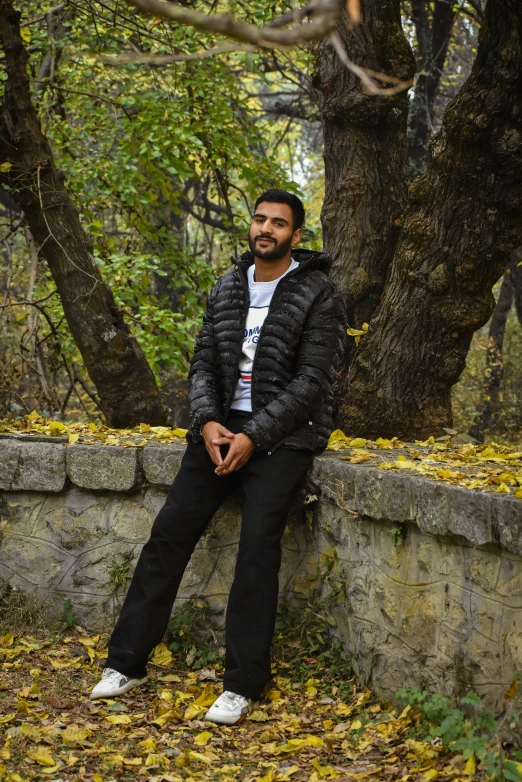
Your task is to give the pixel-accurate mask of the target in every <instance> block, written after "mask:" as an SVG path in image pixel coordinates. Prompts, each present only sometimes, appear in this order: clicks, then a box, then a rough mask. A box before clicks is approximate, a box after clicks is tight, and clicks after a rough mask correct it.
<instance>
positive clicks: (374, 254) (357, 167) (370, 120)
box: [314, 0, 415, 361]
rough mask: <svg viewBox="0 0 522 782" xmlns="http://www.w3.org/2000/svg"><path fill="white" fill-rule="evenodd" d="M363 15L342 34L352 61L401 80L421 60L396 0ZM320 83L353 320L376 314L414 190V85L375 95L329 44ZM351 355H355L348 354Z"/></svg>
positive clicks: (371, 3) (337, 234) (326, 213)
mask: <svg viewBox="0 0 522 782" xmlns="http://www.w3.org/2000/svg"><path fill="white" fill-rule="evenodd" d="M361 14H362V21H361V23H360V24H358V25H356V26H355V27H354V28H353V29H349V28H348V25H347V20H346V14H345V13H343V15H342V17H341V20H340V23H339V25H338V34H339V36H340V38H341V40H342V42H343V45H344V47H345V49H346V51H347V53H348V55H349V57H350V59H351V60H353V61H354V62H356V63H357V65H361V66H363V67H366V68H370V69H372V70H374V71H378V72H379V73H385V74H387V75H391V76H396V77H398V78H399V79H401V80H405V81H407V80H409V79H411V78H412V77H413V74H414V70H415V64H414V60H413V54H412V52H411V49H410V46H409V44H408V42H407V41H406V38H405V37H404V34H403V32H402V27H401V18H400V8H399V3H398V2H396V0H362V2H361ZM314 86H315V87H316V88H317V89H318V90H319V93H320V99H319V100H320V109H321V115H322V120H323V126H324V163H325V199H324V203H323V208H322V213H321V219H322V224H323V235H324V244H325V248H326V250H327V251H328V252H329V253H330V254H331V255H332V257H333V259H334V261H333V266H332V272H331V274H332V277H333V279H334V280H335V282H336V283H337V284H338V286H339V288H340V289H341V290H342V291H343V292H344V293H345V295H346V300H347V305H348V318H349V323H350V325H352V326H360V325H361V324H362V323H363V322H364V321H369V320H370V318H371V316H372V314H373V312H374V310H375V308H376V307H377V305H378V303H379V300H380V297H381V294H382V290H383V287H384V282H385V279H386V275H387V272H388V267H389V264H390V261H391V259H392V256H393V247H394V244H395V241H396V235H397V220H398V218H399V217H400V215H401V212H402V210H403V208H404V203H405V200H406V195H407V180H408V157H407V143H406V127H407V114H408V97H407V93H406V91H403V92H399V93H397V94H395V95H378V96H375V95H368V94H366V93H365V92H363V90H362V89H361V85H360V82H359V79H358V78H357V77H356V76H355V75H354V74H353V73H351V72H350V71H349V70H348V69H347V68H346V67H345V65H344V64H343V63H342V62H341V60H340V59H339V56H338V55H337V53H336V52H335V51H334V49H333V48H332V46H331V45H330V44H329V43H322V44H320V45H319V47H318V51H317V59H316V73H315V76H314ZM347 358H348V361H349V359H350V356H348V357H347Z"/></svg>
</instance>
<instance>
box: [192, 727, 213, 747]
mask: <svg viewBox="0 0 522 782" xmlns="http://www.w3.org/2000/svg"><path fill="white" fill-rule="evenodd" d="M211 738H212V733H210V731H208V730H204V731H203V733H198V735H197V736H196V738H195V739H194V744H197V745H198V747H205V746H206V745H207V744H208V742H209V741H210V739H211Z"/></svg>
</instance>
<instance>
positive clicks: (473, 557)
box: [463, 548, 501, 593]
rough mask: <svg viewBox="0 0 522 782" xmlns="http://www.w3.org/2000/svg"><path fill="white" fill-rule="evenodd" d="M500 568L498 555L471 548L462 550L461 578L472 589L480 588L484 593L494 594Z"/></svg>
mask: <svg viewBox="0 0 522 782" xmlns="http://www.w3.org/2000/svg"><path fill="white" fill-rule="evenodd" d="M500 567H501V559H500V557H499V556H498V554H496V553H492V552H489V551H483V550H477V549H472V548H465V549H464V570H463V576H465V577H466V579H467V580H468V582H469V586H470V587H471V588H472V589H473V588H475V587H480V589H483V590H484V591H485V592H491V593H493V592H495V589H496V586H497V581H498V578H499V573H500Z"/></svg>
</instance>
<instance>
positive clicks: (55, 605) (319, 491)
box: [0, 438, 522, 712]
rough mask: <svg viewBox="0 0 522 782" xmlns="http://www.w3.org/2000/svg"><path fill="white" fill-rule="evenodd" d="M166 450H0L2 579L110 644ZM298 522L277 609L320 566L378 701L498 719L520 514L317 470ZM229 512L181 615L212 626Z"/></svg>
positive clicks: (486, 498) (511, 651)
mask: <svg viewBox="0 0 522 782" xmlns="http://www.w3.org/2000/svg"><path fill="white" fill-rule="evenodd" d="M183 451H184V446H182V445H172V444H161V445H160V444H158V445H146V446H145V447H143V448H141V449H139V448H124V447H120V446H107V445H100V446H95V445H87V446H86V445H77V444H76V445H70V446H69V445H65V444H63V443H60V444H56V443H52V442H49V443H48V442H23V441H22V440H21V439H15V438H13V439H9V438H5V439H0V492H1V493H0V528H1V531H2V539H1V543H0V578H2V579H4V580H5V581H7V582H9V583H10V584H11V585H12V586H15V587H17V588H19V589H22V590H25V591H28V592H29V591H30V592H33V593H35V594H36V595H37V596H38V597H39V598H40V599H42V600H43V601H45V602H46V603H47V604H48V605H49V606H50V610H51V611H53V612H54V613H57V612H59V611H60V610H61V608H62V606H63V601H64V599H65V598H69V599H70V600H71V602H72V605H73V609H74V612H75V615H76V617H77V619H78V621H79V622H80V623H81V624H82V625H83V626H84V627H85V628H86V629H88V630H92V631H94V630H107V629H110V627H111V625H112V623H113V621H114V618H115V615H116V613H117V610H118V606H119V605H120V603H121V599H122V594H121V589H120V588H116V589H115V588H114V587H115V584H116V582H117V581H118V579H120V580H121V576H122V574H123V575H124V574H125V573H126V572H128V571H130V570H131V569H132V562H134V561H135V558H136V556H137V554H138V553H139V550H140V548H141V546H142V544H143V543H144V542H145V540H146V539H147V536H148V532H149V529H150V526H151V524H152V521H153V520H154V517H155V515H156V514H157V512H158V511H159V509H160V508H161V506H162V505H163V503H164V501H165V496H166V492H167V488H168V486H169V485H170V484H171V482H172V480H173V478H174V476H175V474H176V472H177V470H178V468H179V463H180V460H181V457H182V455H183ZM306 490H307V491H308V492H309V493H311V494H315V495H316V496H317V500H316V501H315V502H314V503H313V504H311V505H309V506H307V507H308V508H311V509H313V521H312V524H311V525H309V524H307V523H306V521H305V518H304V513H302V511H301V509H300V507H299V506H298V505H296V507H295V508H294V510H293V512H292V514H291V516H290V520H289V524H288V527H287V531H286V533H285V536H284V539H283V565H282V570H281V579H280V585H281V596H282V599H285V600H293V599H298V598H299V594H300V590H302V588H303V584H304V583H305V582H306V577H307V576H309V575H310V574H313V573H314V572H316V570H317V567H318V565H319V561H320V558H321V556H322V555H324V553H325V552H329V553H330V554H331V553H335V555H336V560H337V565H336V567H337V568H338V576H339V577H340V578H342V579H343V580H344V581H345V585H346V594H345V596H344V597H342V598H341V599H340V600H339V602H338V604H337V607H336V609H335V615H336V620H337V629H336V632H337V633H339V634H340V636H341V637H342V638H343V640H344V643H345V644H346V647H347V648H348V649H349V650H350V651H351V653H352V654H353V655H354V656H355V657H356V659H357V660H358V662H359V666H360V667H361V668H365V667H371V671H372V674H371V676H372V681H373V684H374V686H377V687H379V686H380V687H381V688H382V690H383V691H384V692H394V691H396V690H398V689H400V688H401V687H402V686H404V685H405V684H408V686H413V685H414V684H417V685H420V686H424V687H427V688H428V689H431V690H434V691H439V692H444V693H446V694H449V695H461V694H463V693H464V692H466V691H467V690H468V689H474V690H475V691H477V692H478V693H480V694H482V695H485V696H486V701H487V702H488V703H489V705H490V706H491V707H492V708H493V709H494V710H495V711H497V712H499V711H501V709H502V702H503V693H504V691H505V690H506V689H507V687H508V686H509V684H510V682H511V680H512V678H513V676H514V674H515V673H516V671H520V670H522V502H521V501H520V500H517V499H516V498H513V497H507V496H505V495H504V496H503V495H501V494H488V493H483V492H472V491H469V490H466V489H460V488H458V487H455V486H450V485H447V484H444V483H441V482H437V481H430V480H428V479H426V478H424V477H417V476H414V475H405V474H404V472H403V471H400V472H395V471H391V470H386V471H383V470H379V469H377V468H376V467H373V466H370V465H368V464H358V465H356V464H351V463H349V462H347V461H341V460H340V459H339V457H338V454H333V453H325V454H324V455H321V456H320V457H318V458H316V460H315V463H314V467H313V470H312V472H311V475H310V476H309V480H308V485H307V487H306ZM240 503H241V498H240V497H239V496H238V497H235V498H233V499H232V500H231V501H230V502H228V503H226V504H225V505H224V506H223V508H222V509H221V510H220V512H219V513H218V514H217V515H216V517H215V518H214V520H213V522H212V523H211V525H210V527H209V529H208V531H207V534H206V535H205V536H204V538H203V539H202V541H201V542H200V544H199V545H198V547H197V549H196V552H195V553H194V556H193V558H192V561H191V563H190V565H189V567H188V569H187V572H186V574H185V578H184V580H183V583H182V586H181V589H180V594H179V597H178V602H179V601H182V600H184V599H186V598H188V597H190V596H192V595H201V596H204V597H206V598H207V599H208V600H209V602H210V603H211V605H212V606H213V608H215V610H216V611H220V613H218V614H217V622H218V624H219V623H221V624H222V621H223V617H224V612H223V609H224V606H225V604H226V597H227V594H228V590H229V587H230V583H231V580H232V575H233V569H234V563H235V553H236V547H237V539H238V536H239V525H240V512H241V504H240Z"/></svg>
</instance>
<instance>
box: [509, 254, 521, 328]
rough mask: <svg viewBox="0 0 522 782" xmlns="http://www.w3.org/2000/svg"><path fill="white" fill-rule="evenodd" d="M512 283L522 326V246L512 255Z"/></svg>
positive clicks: (518, 316)
mask: <svg viewBox="0 0 522 782" xmlns="http://www.w3.org/2000/svg"><path fill="white" fill-rule="evenodd" d="M510 269H511V284H512V285H513V295H514V297H515V309H516V312H517V318H518V322H519V323H520V325H521V326H522V247H517V249H516V250H515V252H514V253H513V255H512V256H511V264H510Z"/></svg>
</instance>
